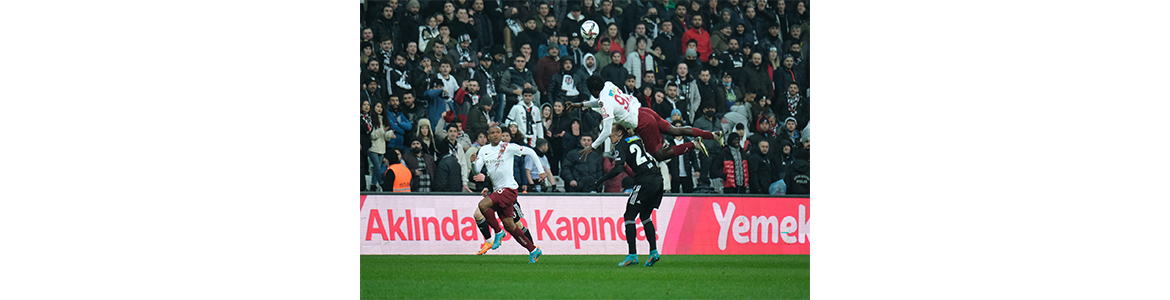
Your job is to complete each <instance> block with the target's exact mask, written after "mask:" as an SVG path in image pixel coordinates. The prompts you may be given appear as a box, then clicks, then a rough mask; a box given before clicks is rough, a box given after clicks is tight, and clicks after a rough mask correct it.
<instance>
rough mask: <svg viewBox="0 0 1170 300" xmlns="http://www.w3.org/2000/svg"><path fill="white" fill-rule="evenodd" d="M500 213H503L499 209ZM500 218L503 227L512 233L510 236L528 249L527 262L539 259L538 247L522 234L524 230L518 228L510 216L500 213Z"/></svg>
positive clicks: (534, 261)
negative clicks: (502, 221) (502, 220)
mask: <svg viewBox="0 0 1170 300" xmlns="http://www.w3.org/2000/svg"><path fill="white" fill-rule="evenodd" d="M500 213H501V214H503V213H504V212H503V211H501V212H500ZM500 218H502V219H504V229H507V230H508V232H510V233H512V238H514V239H516V242H517V243H519V244H520V246H524V249H528V263H536V261H537V260H539V259H540V255H541V251H540V248H537V247H536V245H535V244H533V243H532V241H531V240H529V239H528V238H526V237H525V236H524V232H522V231H521V230H520V226H517V224H516V223H515V222H513V221H512V218H508V217H504V216H503V215H501V216H500Z"/></svg>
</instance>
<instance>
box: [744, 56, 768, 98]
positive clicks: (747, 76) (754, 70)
mask: <svg viewBox="0 0 1170 300" xmlns="http://www.w3.org/2000/svg"><path fill="white" fill-rule="evenodd" d="M770 71H771V70H768V67H767V66H766V65H764V57H763V55H761V54H760V53H752V56H751V59H750V63H748V65H747V66H745V67H743V69H742V70H740V72H739V76H740V78H739V79H738V80H736V82H739V83H741V85H740V88H743V92H744V93H755V94H756V96H758V97H771V95H772V85H771V84H769V83H768V79H769V78H771V72H770Z"/></svg>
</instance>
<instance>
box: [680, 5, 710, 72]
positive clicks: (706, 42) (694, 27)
mask: <svg viewBox="0 0 1170 300" xmlns="http://www.w3.org/2000/svg"><path fill="white" fill-rule="evenodd" d="M682 40H683V41H689V40H695V42H696V46H697V48H696V49H695V51H698V52H699V55H698V57H699V59H701V60H702V61H703V62H707V57H709V56H711V35H710V34H709V33H707V31H706V30H704V29H703V16H692V17H691V27H690V29H689V30H687V32H686V33H683V35H682Z"/></svg>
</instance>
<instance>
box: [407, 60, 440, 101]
mask: <svg viewBox="0 0 1170 300" xmlns="http://www.w3.org/2000/svg"><path fill="white" fill-rule="evenodd" d="M432 62H434V60H432V59H431V58H430V57H427V56H423V57H422V58H420V59H419V61H418V68H415V69H414V70H411V73H412V74H411V75H410V77H411V78H414V82H411V83H410V85H411V86H413V87H417V88H416V90H415V94H421V93H420V91H425V90H427V88H428V87H431V86H432V84H431V82H433V81H435V74H436V73H438V70H436V68H434V65H432V64H431V63H432Z"/></svg>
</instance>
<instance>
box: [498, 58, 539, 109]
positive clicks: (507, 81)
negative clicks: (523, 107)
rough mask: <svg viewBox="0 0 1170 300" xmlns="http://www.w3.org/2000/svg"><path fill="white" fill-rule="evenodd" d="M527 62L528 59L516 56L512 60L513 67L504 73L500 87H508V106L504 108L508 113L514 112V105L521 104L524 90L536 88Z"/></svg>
mask: <svg viewBox="0 0 1170 300" xmlns="http://www.w3.org/2000/svg"><path fill="white" fill-rule="evenodd" d="M527 62H528V59H527V58H525V57H523V56H516V57H514V58H512V67H509V68H508V70H507V71H505V72H504V77H503V78H502V80H501V81H502V83H501V84H500V86H503V87H506V89H507V91H508V93H507V105H506V106H505V107H504V109H506V110H507V111H508V112H511V111H512V106H513V105H516V104H517V103H519V102H520V98H521V97H522V96H523V93H522V92H523V91H524V89H531V88H534V87H535V86H536V80H534V79H533V78H532V72H530V71H529V70H528V68H527V67H525V65H526V64H527Z"/></svg>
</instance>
